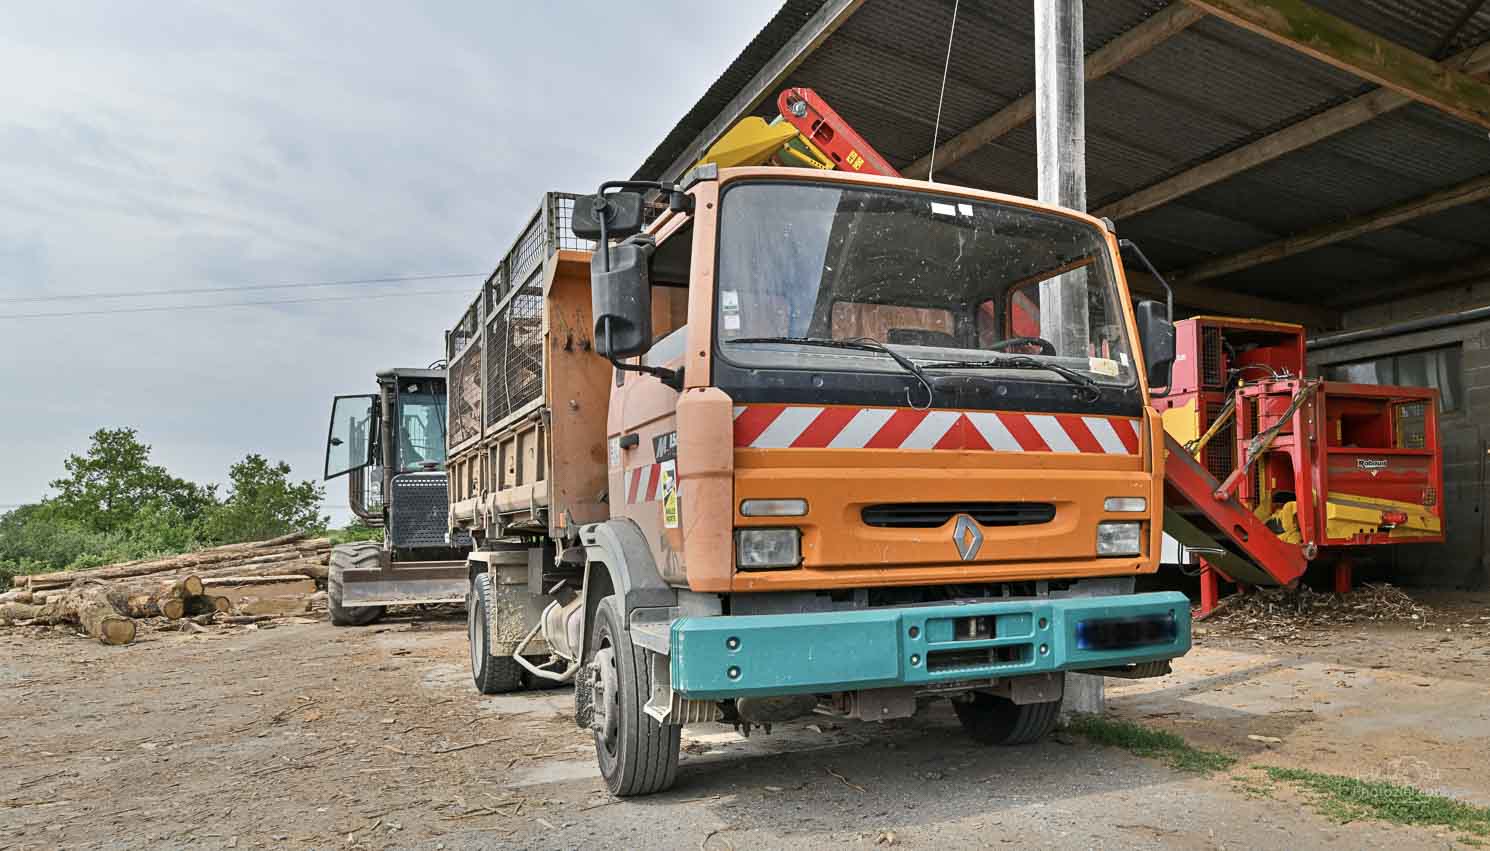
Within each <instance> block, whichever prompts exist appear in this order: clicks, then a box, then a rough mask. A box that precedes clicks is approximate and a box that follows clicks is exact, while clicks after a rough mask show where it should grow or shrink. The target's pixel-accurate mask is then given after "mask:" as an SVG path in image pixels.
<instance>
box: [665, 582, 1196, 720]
mask: <svg viewBox="0 0 1490 851" xmlns="http://www.w3.org/2000/svg"><path fill="white" fill-rule="evenodd" d="M671 639H672V641H671V654H670V656H671V658H670V662H669V664H670V666H671V671H672V681H673V689H674V691H677V692H680V693H681V694H682V695H683V696H684V697H686V698H690V699H693V700H722V699H725V698H731V697H746V696H760V695H778V694H808V693H824V692H838V691H857V690H859V689H873V688H894V687H898V686H927V687H931V686H935V685H937V684H940V683H949V682H957V681H966V680H980V679H989V678H994V677H1014V676H1023V675H1026V674H1039V673H1047V672H1052V671H1082V670H1088V669H1092V668H1110V667H1116V666H1121V665H1129V664H1134V663H1140V662H1156V661H1162V660H1164V659H1173V658H1175V657H1177V656H1183V655H1185V653H1187V652H1188V651H1189V650H1190V603H1189V600H1188V599H1187V598H1186V597H1185V595H1184V594H1180V593H1178V592H1173V591H1164V592H1157V593H1150V594H1129V595H1123V596H1115V597H1063V598H1059V599H1051V598H1048V597H1040V598H1029V599H1018V600H996V601H987V602H983V601H979V602H965V603H945V604H941V603H939V604H931V605H921V606H900V607H885V608H872V609H854V610H846V611H834V612H807V613H801V614H781V615H726V616H719V617H703V618H686V617H685V618H680V619H678V620H677V621H674V622H673V624H672V636H671Z"/></svg>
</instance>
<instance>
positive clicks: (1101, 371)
mask: <svg viewBox="0 0 1490 851" xmlns="http://www.w3.org/2000/svg"><path fill="white" fill-rule="evenodd" d="M1086 360H1087V368H1088V369H1090V370H1091V371H1092V372H1095V373H1097V374H1098V375H1108V376H1112V377H1114V378H1115V377H1117V374H1118V362H1117V361H1115V360H1113V359H1112V358H1087V359H1086Z"/></svg>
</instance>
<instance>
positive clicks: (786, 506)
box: [740, 499, 807, 517]
mask: <svg viewBox="0 0 1490 851" xmlns="http://www.w3.org/2000/svg"><path fill="white" fill-rule="evenodd" d="M806 513H807V500H805V499H747V500H744V501H743V502H741V503H740V514H741V515H742V516H744V517H801V516H802V515H804V514H806Z"/></svg>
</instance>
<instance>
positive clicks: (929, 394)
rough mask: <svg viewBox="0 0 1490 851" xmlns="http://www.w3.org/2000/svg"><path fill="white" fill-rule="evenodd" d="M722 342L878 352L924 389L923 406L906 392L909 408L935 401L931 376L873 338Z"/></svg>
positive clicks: (772, 339) (756, 338)
mask: <svg viewBox="0 0 1490 851" xmlns="http://www.w3.org/2000/svg"><path fill="white" fill-rule="evenodd" d="M724 342H726V343H797V344H799V345H803V346H822V347H824V348H828V349H852V350H854V351H860V352H879V353H880V354H884V355H889V356H890V359H891V360H893V361H895V362H896V363H898V364H900V366H901V367H902V368H904V369H905V371H906V372H909V373H910V374H911V375H914V376H915V377H916V380H917V381H919V382H921V386H922V387H924V388H926V404H925V405H917V404H915V403H914V402H911V400H910V391H909V390H907V391H906V402H908V403H910V406H911V407H912V408H915V409H917V410H923V411H924V410H925V409H927V408H929V407H931V403H932V402H933V401H935V400H936V389H935V388H934V387H933V386H932V382H931V376H929V375H927V374H926V370H924V369H922V368H921V366H920V365H919V364H917V363H916V362H915V361H913V360H911V359H910V358H908V357H906V356H905V355H903V354H901V353H899V352H897V351H895V350H894V349H892V348H890V347H889V346H887V345H885V344H884V343H881V342H880V341H879V340H876V339H874V338H873V337H857V338H855V339H852V340H830V339H827V338H825V337H736V338H734V339H730V340H725V341H724Z"/></svg>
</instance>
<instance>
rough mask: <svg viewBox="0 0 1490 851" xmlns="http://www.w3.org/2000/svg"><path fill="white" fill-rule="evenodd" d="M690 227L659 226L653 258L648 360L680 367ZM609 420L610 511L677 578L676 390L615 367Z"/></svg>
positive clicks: (684, 341)
mask: <svg viewBox="0 0 1490 851" xmlns="http://www.w3.org/2000/svg"><path fill="white" fill-rule="evenodd" d="M691 251H692V225H691V224H685V225H683V226H681V227H676V228H672V229H664V235H663V236H661V237H660V238H659V240H658V247H657V251H656V253H655V254H654V255H653V258H652V268H651V277H652V328H653V338H654V342H653V343H652V348H651V350H650V351H649V352H647V354H646V355H644V356H643V357H642V362H643V363H644V364H647V365H649V366H666V367H670V368H672V369H679V368H681V367H682V365H683V355H684V353H685V347H686V344H687V335H688V325H687V320H688V279H689V275H688V265H689V261H690V255H691ZM616 380H617V384H616V385H615V387H613V388H612V391H611V404H610V413H609V417H608V421H607V428H606V434H607V438H608V440H607V442H608V450H609V453H610V464H609V467H610V476H609V480H610V489H609V490H610V513H611V516H612V517H628V518H630V519H631V520H633V521H634V522H635V523H636V524H637V525H638V526H639V527H641V530H642V534H643V535H645V536H646V538H647V542H648V544H649V545H650V546H651V549H652V555H653V558H655V559H656V560H657V567H658V569H659V570H661V571H662V575H663V577H664V578H665V579H669V580H676V581H682V578H683V537H682V532H681V530H680V528H679V526H680V524H679V515H678V505H679V503H678V495H677V460H676V455H677V437H678V432H677V408H678V396H679V394H678V391H676V390H673V389H672V388H670V387H668V386H667V385H665V384H663V383H662V382H661V381H660V380H658V379H657V378H655V377H653V376H651V375H643V374H640V373H635V372H620V371H617V373H616Z"/></svg>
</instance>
